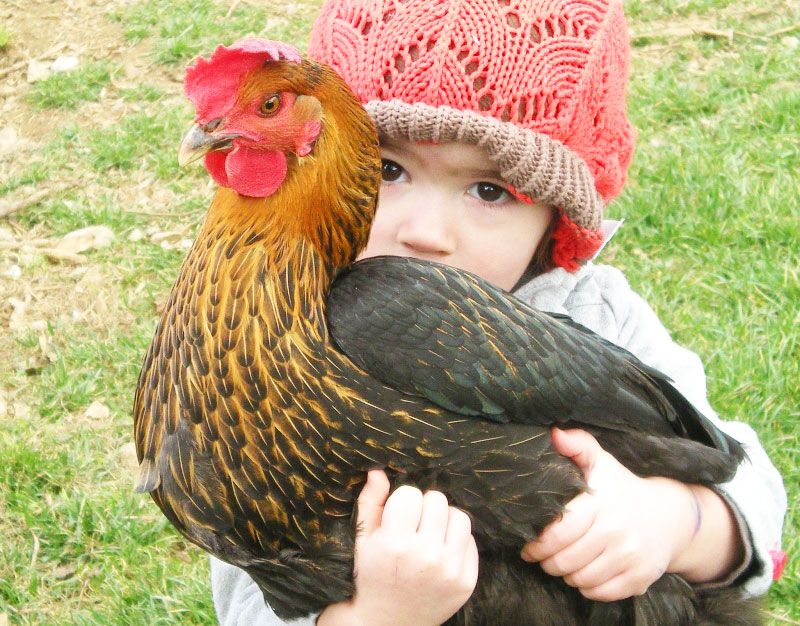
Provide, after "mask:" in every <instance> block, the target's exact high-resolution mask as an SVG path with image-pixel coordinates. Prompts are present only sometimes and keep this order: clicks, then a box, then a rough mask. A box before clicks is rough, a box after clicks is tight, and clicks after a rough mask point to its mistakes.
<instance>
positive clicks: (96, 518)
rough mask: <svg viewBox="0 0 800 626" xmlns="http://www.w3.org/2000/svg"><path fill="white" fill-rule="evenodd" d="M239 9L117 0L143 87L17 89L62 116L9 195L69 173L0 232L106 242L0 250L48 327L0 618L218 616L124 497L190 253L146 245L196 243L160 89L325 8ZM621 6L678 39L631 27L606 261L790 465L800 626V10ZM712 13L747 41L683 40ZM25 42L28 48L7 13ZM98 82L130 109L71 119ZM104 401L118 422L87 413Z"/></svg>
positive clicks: (194, 180) (190, 551) (147, 512)
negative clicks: (64, 255)
mask: <svg viewBox="0 0 800 626" xmlns="http://www.w3.org/2000/svg"><path fill="white" fill-rule="evenodd" d="M230 6H231V3H222V2H212V1H211V0H200V1H196V2H189V1H188V0H156V1H155V2H132V3H125V4H124V6H123V8H120V9H116V10H115V12H114V13H113V14H111V15H109V16H108V19H109V21H110V22H112V24H110V26H113V27H116V28H120V29H121V32H122V37H123V38H124V40H123V39H120V41H119V48H120V49H122V48H124V47H125V46H129V45H133V44H136V43H137V42H142V44H143V47H142V49H143V50H146V54H148V55H150V56H148V58H147V62H148V63H151V64H152V65H151V69H152V74H153V77H152V80H151V76H150V73H148V74H146V75H145V76H144V78H143V79H142V80H141V84H140V85H138V86H136V87H134V88H130V87H126V88H120V89H118V90H116V91H114V90H115V89H116V87H115V86H114V85H113V84H112V77H114V76H116V75H117V74H118V73H119V74H120V75H121V72H122V70H121V69H119V68H122V67H124V63H125V61H124V60H123V59H122V58H117V57H116V56H114V54H116V53H114V54H111V55H110V56H109V59H108V61H106V62H104V63H94V64H87V65H85V66H84V67H83V68H81V69H80V70H76V71H75V72H71V73H68V74H59V75H54V76H53V77H51V78H50V79H48V80H47V81H43V82H42V83H38V84H35V85H33V86H31V88H30V90H29V92H28V96H27V97H28V99H29V100H28V102H29V103H30V105H31V107H32V109H33V112H34V113H36V112H39V115H48V114H50V112H54V113H53V114H54V115H58V116H60V117H59V123H58V124H57V125H54V129H53V131H52V133H51V134H50V135H49V136H47V137H45V138H44V140H43V141H42V142H41V144H40V145H39V147H38V148H36V149H35V151H34V152H33V153H31V154H29V155H27V156H26V157H25V159H24V160H21V161H20V162H18V163H16V164H15V165H14V167H13V168H11V169H9V173H8V174H6V173H5V172H4V173H2V174H0V201H3V200H6V199H14V198H17V197H18V196H19V195H24V192H25V189H27V188H29V187H37V186H41V185H43V184H45V183H47V181H48V180H61V179H73V180H77V181H79V182H78V184H76V185H75V186H73V187H71V188H70V189H68V190H67V191H64V192H63V193H58V194H52V195H50V196H48V197H47V198H45V199H43V200H42V201H41V202H40V203H38V204H36V205H33V206H31V207H28V208H26V209H24V210H22V211H19V212H17V213H15V214H13V215H12V216H11V217H10V219H6V220H4V221H0V228H4V229H6V230H10V231H11V232H13V233H14V234H15V236H16V237H18V238H19V239H27V238H31V239H35V238H40V237H58V236H62V235H64V234H66V233H68V232H70V231H72V230H75V229H77V228H81V227H83V226H87V225H94V224H104V225H107V226H109V227H110V228H111V229H112V230H113V231H114V233H115V238H114V240H113V241H112V243H111V245H110V246H109V247H107V248H103V249H100V250H92V251H87V252H86V253H84V256H85V257H86V259H87V260H88V263H87V265H86V266H84V267H77V268H75V267H71V266H63V265H51V264H50V263H48V262H47V261H46V259H45V257H44V256H43V255H42V254H41V253H38V252H36V250H35V249H34V250H33V251H26V250H12V251H10V252H9V251H7V250H4V249H0V275H3V276H5V274H4V272H5V271H6V270H7V269H8V268H9V267H10V266H11V265H12V264H16V265H18V266H19V267H20V268H21V270H20V271H21V274H22V276H21V277H20V278H19V279H18V280H16V281H13V280H10V279H9V280H8V281H5V278H3V280H4V281H5V282H3V283H1V284H0V287H2V289H5V290H6V291H4V292H3V293H4V296H5V297H8V296H14V297H17V298H19V299H21V300H25V298H26V294H28V290H26V289H25V287H24V285H27V286H28V287H29V291H30V293H31V294H33V295H32V296H28V297H29V299H30V304H29V307H30V312H29V314H28V320H29V321H31V322H36V321H37V320H38V321H39V322H42V321H43V322H44V324H42V323H39V324H38V325H36V324H34V325H33V326H31V327H28V328H25V329H23V330H19V331H10V330H6V329H5V328H4V332H3V334H2V336H0V358H2V360H3V362H5V363H7V364H8V366H7V367H4V368H0V406H2V405H5V406H6V407H7V408H6V409H5V410H4V411H0V459H3V461H2V463H0V533H2V536H3V537H4V541H2V542H0V623H2V622H3V620H4V619H5V618H7V619H8V622H9V623H10V624H12V625H15V626H17V625H26V626H27V625H38V624H77V625H81V626H84V625H85V626H101V625H103V626H104V625H107V624H126V625H128V624H130V625H134V626H138V625H142V626H144V625H153V624H155V625H163V626H175V625H184V624H185V625H187V626H188V625H189V624H191V625H200V624H207V625H210V624H213V623H214V616H213V608H212V605H211V599H210V596H209V592H208V582H207V561H206V557H205V555H204V554H203V553H202V552H201V551H200V550H198V549H195V548H193V547H192V546H189V545H187V543H186V542H185V541H184V540H182V539H181V538H180V537H179V536H178V535H177V533H176V532H175V531H174V530H173V529H172V528H171V527H170V525H169V524H168V522H167V521H166V520H165V518H164V517H163V515H161V513H160V512H159V511H158V510H157V508H156V507H155V505H154V504H153V503H152V502H150V501H149V499H147V498H144V497H141V496H139V495H137V494H134V493H133V492H132V481H133V479H132V474H133V471H134V470H133V469H132V467H131V459H130V457H129V456H126V454H127V453H126V447H125V446H126V444H128V443H129V442H130V440H131V430H132V425H131V417H130V407H131V401H132V394H133V390H134V388H135V385H136V378H137V374H138V369H139V366H140V363H141V359H142V356H143V354H144V351H145V350H146V348H147V345H148V343H149V340H150V337H151V336H152V333H153V329H154V327H155V323H156V320H157V312H156V309H157V306H158V304H159V303H160V302H162V301H163V299H164V297H165V294H166V293H167V292H168V290H169V287H170V285H171V283H172V281H173V280H174V278H175V276H176V274H177V271H178V267H179V265H180V262H181V260H182V258H183V255H184V252H183V251H182V250H181V249H166V250H165V249H164V248H163V247H162V246H161V245H160V244H159V242H158V241H159V240H158V239H157V237H156V236H157V235H158V234H160V233H163V232H165V231H176V232H178V233H184V234H185V235H182V236H187V237H191V236H192V233H193V232H194V229H195V228H196V226H197V224H198V221H199V220H200V219H201V218H202V214H203V212H204V210H205V207H206V206H207V204H208V200H209V197H210V188H209V187H208V186H207V177H206V176H205V174H204V173H203V171H202V170H201V169H199V168H195V169H187V170H180V169H178V168H177V164H176V147H177V144H178V142H179V140H180V137H181V135H182V133H183V131H184V130H185V128H186V127H187V125H188V123H189V122H190V120H191V114H190V112H189V109H188V107H187V106H185V105H183V104H179V102H180V100H178V99H177V98H176V96H179V95H180V85H179V84H178V83H176V82H174V81H173V82H170V81H169V80H163V78H164V76H168V77H171V78H172V77H175V76H178V75H179V74H180V68H181V67H182V66H183V65H184V64H185V63H186V62H187V61H189V60H190V59H191V58H192V57H194V56H195V55H196V54H205V55H207V54H208V53H209V52H210V51H211V50H212V49H213V47H214V46H215V45H216V44H217V43H219V42H232V41H234V40H236V39H239V38H241V37H243V36H247V35H254V34H258V35H262V36H267V37H272V38H276V39H283V40H286V41H290V42H294V43H295V44H297V45H300V46H301V47H304V42H305V39H306V37H307V33H308V31H309V28H310V20H311V19H312V17H313V15H314V11H315V8H316V7H317V6H318V2H317V1H316V0H313V1H309V2H306V3H300V4H295V5H292V7H291V10H290V8H288V5H284V4H278V3H275V4H271V5H269V6H270V8H264V7H262V6H256V5H255V4H253V3H248V2H242V3H240V4H237V5H236V6H235V8H234V10H233V11H231V12H230V15H228V12H229V8H230ZM626 9H627V11H628V15H629V18H630V22H631V26H632V30H633V31H634V33H637V32H639V33H664V32H666V31H668V30H670V29H677V30H678V31H680V29H681V28H683V29H684V31H680V32H683V33H684V34H680V35H675V36H666V35H664V36H658V37H652V38H648V39H635V40H634V44H635V47H634V59H633V64H632V79H631V83H630V88H629V103H630V116H631V119H632V121H633V122H634V124H635V126H636V127H637V128H638V133H639V135H638V146H637V150H636V155H635V158H634V164H633V166H632V168H631V170H630V173H629V183H628V185H627V188H626V190H625V192H624V193H623V195H622V197H621V198H620V199H619V200H618V201H616V202H615V203H614V204H613V205H612V207H611V208H610V210H609V213H610V214H611V215H612V216H625V217H626V219H627V221H626V224H625V226H624V227H623V229H622V230H621V231H620V233H619V234H618V235H617V236H616V238H615V239H614V241H613V242H612V243H611V244H610V246H609V247H608V249H607V250H606V251H604V253H603V256H602V257H601V261H606V262H610V263H613V264H614V265H617V266H618V267H620V268H622V269H623V270H624V271H625V273H626V275H627V276H628V278H629V280H630V282H631V283H632V285H633V287H634V289H635V290H637V291H638V292H639V293H641V294H642V295H643V296H644V298H645V299H646V300H647V301H648V302H649V303H650V304H651V305H652V306H653V308H654V309H655V310H656V311H657V313H658V314H659V316H660V318H661V319H662V321H663V322H664V324H665V325H666V326H667V327H668V328H669V329H670V330H671V331H672V333H673V336H674V337H675V338H676V340H677V341H679V342H680V343H682V344H684V345H686V346H687V347H689V348H691V349H693V350H695V351H696V352H698V353H699V354H700V356H701V357H702V358H703V361H704V363H705V364H706V369H707V373H708V384H709V396H710V399H711V403H712V405H713V406H714V407H715V408H716V409H717V410H718V412H719V413H720V414H722V415H723V416H726V417H730V418H738V419H742V420H744V421H746V422H748V423H749V424H751V425H752V426H753V428H755V429H756V431H757V432H758V433H759V435H760V437H761V439H762V441H763V443H764V445H765V447H766V449H767V451H768V452H769V453H770V455H771V457H772V458H773V460H774V462H775V463H776V465H777V466H778V467H779V469H780V470H781V472H782V474H783V476H784V478H785V481H786V484H787V488H788V491H789V498H790V510H789V514H788V516H787V520H786V531H785V548H786V549H787V551H788V552H789V554H790V563H789V566H788V567H787V570H786V573H785V574H784V577H783V579H782V580H781V581H779V582H778V583H776V584H775V585H773V587H772V590H771V591H770V594H769V598H768V602H769V611H770V613H771V614H772V615H773V620H772V622H771V623H772V624H773V625H774V626H779V625H780V624H785V623H796V622H798V620H800V601H799V600H798V598H800V566H798V562H797V558H796V555H797V554H798V553H800V545H798V535H799V533H798V530H800V507H798V495H799V491H800V488H798V485H800V469H798V468H800V435H799V434H798V433H799V432H800V429H798V422H800V413H799V412H798V406H800V347H798V333H797V330H796V327H797V324H798V321H800V318H798V315H797V302H798V301H800V264H799V263H798V260H797V258H798V257H797V250H798V249H800V240H799V239H800V235H798V233H800V218H799V217H798V206H797V205H798V200H797V199H798V198H800V174H798V171H797V164H798V162H800V141H798V139H797V138H798V137H800V122H799V121H798V120H799V119H800V118H798V115H797V111H798V110H800V96H798V89H797V74H796V69H795V66H796V59H797V48H792V47H791V46H790V45H784V44H783V43H782V42H781V36H772V35H771V33H774V32H776V31H779V30H783V29H786V28H787V27H790V26H792V25H793V24H797V23H798V21H800V7H798V6H797V5H796V3H795V4H790V5H789V6H785V5H784V4H783V3H777V2H776V3H773V4H772V5H769V4H768V5H763V3H762V4H760V5H758V6H756V5H745V4H744V3H743V2H737V1H733V0H731V1H728V2H719V1H714V0H688V1H687V0H669V1H667V2H662V3H656V4H653V3H652V2H643V1H640V0H636V1H634V2H631V3H628V4H627V5H626ZM701 22H702V23H704V24H710V25H713V27H714V28H715V29H717V30H719V31H727V30H728V29H732V30H734V31H735V32H738V33H745V34H746V35H747V36H745V35H741V34H740V35H735V36H734V39H733V42H730V41H729V40H728V39H727V38H721V37H716V36H713V37H710V36H702V35H691V34H689V35H687V34H685V33H686V31H685V27H686V26H687V25H691V24H695V23H701ZM4 33H5V34H6V36H8V37H10V31H9V30H7V29H6V28H5V27H0V50H2V48H3V43H2V42H3V36H4ZM791 34H793V35H794V36H798V35H797V32H793V33H791ZM14 41H15V42H23V41H24V38H23V37H22V36H21V35H20V33H19V32H18V30H17V27H16V26H15V32H14ZM73 43H79V42H73ZM6 45H8V44H6ZM14 45H15V46H16V45H18V43H15V44H14ZM143 53H145V52H143ZM158 77H160V79H159V78H158ZM107 85H111V87H110V88H109V90H110V92H111V93H112V96H111V98H104V102H105V101H107V100H108V101H110V100H111V99H112V98H116V99H117V100H118V102H119V104H120V106H121V107H123V108H124V111H125V113H124V114H122V115H120V116H119V117H118V118H114V119H110V120H105V121H104V123H100V122H99V121H98V120H94V119H87V118H86V117H81V115H80V112H81V105H82V104H83V103H85V102H87V101H93V100H94V101H96V100H97V99H98V98H99V94H100V91H101V89H102V88H103V87H104V86H107ZM109 108H113V107H109ZM137 232H138V233H139V234H140V235H141V236H140V237H135V238H134V237H132V235H133V234H135V233H137ZM93 273H94V274H93ZM2 310H3V311H4V313H3V316H4V317H2V322H3V323H5V322H6V320H7V312H8V309H7V308H6V309H2ZM42 345H46V346H48V347H49V348H48V352H47V353H46V354H49V358H47V357H46V356H45V353H44V352H43V350H42ZM95 400H101V401H102V402H103V403H104V404H105V405H106V406H107V407H108V408H109V410H110V416H109V418H108V419H106V420H98V419H96V418H90V417H87V416H85V415H84V412H85V410H86V408H87V407H88V406H89V405H90V404H91V403H92V402H93V401H95ZM792 556H794V557H795V558H794V559H791V557H792ZM791 620H794V622H792V621H791Z"/></svg>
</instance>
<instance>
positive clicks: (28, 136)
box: [0, 0, 181, 367]
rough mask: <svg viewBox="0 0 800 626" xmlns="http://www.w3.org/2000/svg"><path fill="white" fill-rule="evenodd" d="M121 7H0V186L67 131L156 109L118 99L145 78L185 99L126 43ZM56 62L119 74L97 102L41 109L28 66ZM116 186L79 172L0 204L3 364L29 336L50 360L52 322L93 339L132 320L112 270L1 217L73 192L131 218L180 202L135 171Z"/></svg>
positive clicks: (82, 2)
mask: <svg viewBox="0 0 800 626" xmlns="http://www.w3.org/2000/svg"><path fill="white" fill-rule="evenodd" d="M124 4H125V2H124V0H122V1H112V2H105V1H100V0H65V1H60V2H53V1H51V0H0V20H2V23H3V24H4V26H5V27H6V29H7V30H8V31H10V32H11V33H13V37H12V40H11V43H10V44H9V45H8V46H7V47H6V48H5V49H4V50H2V51H0V184H2V183H3V182H5V181H8V180H11V179H13V177H15V176H20V175H22V174H23V173H24V172H25V171H27V170H29V169H30V167H31V166H32V165H34V164H36V163H37V162H44V163H46V161H47V153H46V151H43V150H42V148H43V146H44V145H45V144H46V143H47V142H48V141H50V140H52V139H54V138H55V137H56V136H57V134H58V132H59V131H61V130H63V129H64V128H66V127H68V126H72V125H74V126H78V127H81V128H88V129H98V128H100V129H102V128H106V127H109V126H111V125H113V124H115V123H117V122H119V121H120V120H121V119H122V118H123V117H124V116H125V115H127V114H130V113H132V112H135V111H139V110H142V108H143V107H146V106H148V104H149V105H150V106H153V107H156V106H159V105H158V104H152V103H148V104H144V105H143V104H140V103H137V102H130V101H126V100H124V99H122V98H121V97H120V96H119V91H120V90H121V89H126V88H134V87H136V86H137V85H139V84H141V83H142V82H143V80H142V79H143V77H144V76H145V75H146V82H147V83H148V84H151V85H153V84H155V85H158V86H159V87H160V88H162V89H163V90H164V91H165V92H166V93H167V94H170V95H169V96H168V99H171V98H172V97H173V95H174V98H175V99H180V98H181V89H180V82H179V81H180V76H177V75H174V76H173V75H170V73H169V71H168V70H165V69H164V68H163V67H160V66H157V65H155V64H153V63H151V62H150V61H149V60H148V59H149V55H148V52H149V50H148V44H147V43H146V42H143V43H139V44H136V45H131V44H129V43H127V42H126V41H125V39H124V37H123V33H122V28H121V26H120V24H118V23H115V22H114V21H112V20H111V19H109V17H108V14H109V12H111V11H113V10H115V9H118V8H120V7H122V6H123V5H124ZM23 5H24V6H23ZM59 56H70V57H77V59H78V60H79V62H80V63H81V64H85V63H90V62H96V61H101V60H105V61H110V62H112V63H114V65H115V66H117V67H122V68H123V72H121V73H116V74H115V75H114V76H112V81H111V83H110V84H109V85H107V86H106V87H105V88H104V89H103V91H102V92H101V96H100V101H99V102H88V103H85V104H83V105H81V106H79V107H78V108H77V109H74V110H60V109H49V108H48V109H36V108H35V107H33V106H31V105H30V104H29V103H28V102H27V101H26V99H25V95H26V93H27V92H28V90H29V89H30V83H29V80H28V76H29V71H30V68H31V65H32V63H33V64H34V65H35V64H37V63H39V64H42V65H43V66H45V67H47V66H49V65H50V64H51V63H52V62H53V61H54V60H55V59H56V58H58V57H59ZM162 106H163V101H162ZM117 178H118V177H116V176H114V175H111V176H110V177H109V178H106V179H102V180H101V177H99V176H98V174H97V173H96V172H94V171H92V170H89V169H86V168H83V169H82V168H81V167H80V166H77V167H73V168H72V169H71V171H69V172H66V173H65V172H59V171H58V170H54V171H52V172H50V173H49V176H48V180H45V181H42V182H40V183H38V184H37V185H35V186H34V185H23V186H21V187H18V188H17V189H15V190H14V191H12V192H11V193H10V194H9V195H8V196H7V197H6V198H4V199H3V200H2V201H0V327H5V328H9V329H10V330H11V331H12V332H11V333H10V334H9V333H2V334H0V337H2V338H0V358H2V359H3V360H7V359H18V358H19V345H18V342H17V341H16V340H15V338H16V339H18V338H19V337H20V336H24V335H30V333H34V334H36V335H38V336H39V340H40V344H41V353H40V354H39V355H38V357H36V358H37V359H38V360H41V359H46V358H48V356H50V357H52V352H51V350H50V349H49V346H48V345H47V339H46V334H45V332H44V331H45V329H46V327H47V324H48V323H53V322H54V321H57V322H59V323H65V324H81V325H88V326H89V327H90V328H92V329H93V330H94V331H96V332H101V331H102V330H103V329H104V328H107V327H108V326H109V325H110V324H115V325H116V324H120V323H125V322H126V321H127V320H126V319H125V313H124V308H123V307H122V306H121V302H120V296H121V293H120V290H119V288H118V287H113V286H114V285H115V283H116V282H117V280H116V279H118V278H119V277H118V276H115V272H114V268H113V267H109V266H107V265H99V264H89V263H87V262H86V259H85V258H83V257H81V256H80V255H76V256H70V255H65V256H63V257H61V258H57V257H56V256H53V255H52V254H50V252H48V250H51V249H52V248H53V247H55V246H56V244H57V243H58V239H57V238H53V237H52V233H51V232H50V229H49V228H48V225H47V224H46V223H41V224H36V225H33V226H31V227H29V228H27V229H23V228H22V227H20V226H19V224H17V223H16V222H15V221H14V220H13V214H12V215H10V217H11V218H12V219H5V220H4V219H1V218H2V214H3V213H4V212H8V213H11V212H13V211H14V210H15V209H16V210H19V209H20V208H22V207H24V206H26V205H27V204H28V203H30V201H31V200H35V199H37V198H41V199H42V200H45V199H54V198H58V197H59V196H63V197H66V196H67V195H68V194H72V197H74V196H75V195H76V194H77V198H76V199H75V200H65V202H82V203H87V204H91V203H92V202H93V201H94V200H95V199H97V198H98V197H100V196H101V195H103V194H108V193H111V194H113V196H114V199H115V203H118V206H122V207H129V208H130V209H131V210H136V209H137V207H138V208H140V209H141V208H142V207H146V206H152V205H156V206H160V207H162V210H167V208H168V207H169V206H170V205H171V204H174V203H175V201H176V199H175V198H174V197H172V195H171V194H170V193H169V192H168V191H166V190H164V189H163V188H162V187H160V186H158V185H149V184H148V181H147V180H146V178H145V177H143V176H141V175H139V174H138V173H137V172H133V173H128V174H127V175H126V176H125V177H124V180H123V179H119V180H117ZM20 274H21V275H20ZM111 320H113V322H112V321H111ZM35 366H36V363H32V364H31V367H35Z"/></svg>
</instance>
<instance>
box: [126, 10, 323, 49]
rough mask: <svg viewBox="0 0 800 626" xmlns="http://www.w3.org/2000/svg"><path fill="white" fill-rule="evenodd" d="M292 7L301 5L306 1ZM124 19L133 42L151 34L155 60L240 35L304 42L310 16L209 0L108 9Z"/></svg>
mask: <svg viewBox="0 0 800 626" xmlns="http://www.w3.org/2000/svg"><path fill="white" fill-rule="evenodd" d="M309 4H311V3H295V4H293V5H292V6H293V7H296V8H299V9H301V11H302V10H303V9H305V13H304V14H305V15H306V16H309V15H310V13H309V12H308V5H309ZM111 18H112V19H114V20H115V21H119V22H120V23H121V24H123V26H124V29H125V37H126V38H127V39H128V40H129V41H132V42H137V41H140V40H142V39H145V38H148V37H153V38H154V39H155V41H154V47H153V58H154V60H155V61H156V62H158V63H164V64H170V65H171V64H176V63H184V62H186V61H189V60H191V59H192V58H194V57H196V56H197V55H198V54H203V55H206V56H208V54H209V53H210V52H211V51H213V50H214V48H215V47H216V46H217V45H218V44H220V43H226V44H227V43H232V42H233V41H234V40H235V39H239V38H241V37H243V36H248V35H249V36H255V35H259V36H264V37H269V38H271V39H279V40H281V41H287V42H290V43H295V44H296V45H302V44H303V43H304V40H305V37H306V33H307V32H308V20H307V19H300V20H298V19H297V18H294V19H293V18H290V17H286V15H285V14H284V9H283V8H281V5H273V9H272V11H271V12H268V10H267V9H266V8H264V7H261V6H253V5H250V4H248V3H242V4H241V5H239V6H237V7H236V8H234V10H233V11H230V9H229V7H228V6H227V5H226V4H222V3H216V2H212V0H199V1H198V0H156V1H155V2H139V3H134V4H131V5H129V6H127V7H125V8H124V9H122V10H119V11H116V12H114V13H112V14H111Z"/></svg>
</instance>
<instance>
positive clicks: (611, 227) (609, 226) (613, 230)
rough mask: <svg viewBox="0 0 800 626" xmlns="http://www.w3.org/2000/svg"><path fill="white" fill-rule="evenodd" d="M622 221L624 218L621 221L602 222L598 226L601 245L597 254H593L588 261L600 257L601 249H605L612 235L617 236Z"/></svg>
mask: <svg viewBox="0 0 800 626" xmlns="http://www.w3.org/2000/svg"><path fill="white" fill-rule="evenodd" d="M624 221H625V218H624V217H623V218H622V219H621V220H603V223H602V224H600V232H601V233H603V243H602V244H600V247H599V248H598V249H597V252H595V253H594V255H593V256H592V258H591V259H590V260H592V261H594V260H595V259H596V258H597V257H598V256H599V255H600V253H601V252H602V251H603V248H605V247H606V244H607V243H608V242H609V241H611V238H612V237H613V236H614V235H616V234H617V231H618V230H619V227H620V226H622V223H623V222H624Z"/></svg>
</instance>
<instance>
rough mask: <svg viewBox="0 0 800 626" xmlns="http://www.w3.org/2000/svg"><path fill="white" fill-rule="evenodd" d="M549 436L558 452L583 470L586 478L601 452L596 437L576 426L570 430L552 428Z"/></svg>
mask: <svg viewBox="0 0 800 626" xmlns="http://www.w3.org/2000/svg"><path fill="white" fill-rule="evenodd" d="M550 436H551V438H552V440H553V447H554V448H555V449H556V450H557V451H558V453H559V454H561V455H562V456H565V457H567V458H569V459H571V460H572V462H573V463H575V465H577V466H578V467H579V468H580V470H581V471H582V472H583V475H584V477H585V478H587V479H588V478H589V473H590V472H591V471H592V469H594V465H595V463H597V459H598V458H599V457H600V453H601V452H602V448H601V447H600V444H599V443H597V439H595V438H594V437H593V436H592V435H590V434H589V433H587V432H586V431H585V430H580V429H577V428H572V429H570V430H561V429H560V428H553V429H551V432H550Z"/></svg>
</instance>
